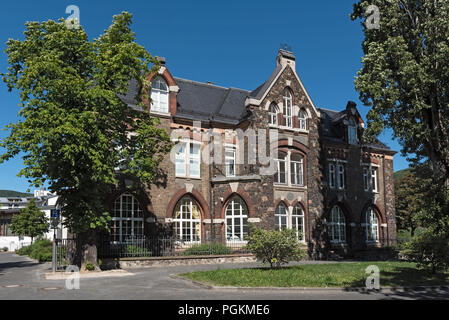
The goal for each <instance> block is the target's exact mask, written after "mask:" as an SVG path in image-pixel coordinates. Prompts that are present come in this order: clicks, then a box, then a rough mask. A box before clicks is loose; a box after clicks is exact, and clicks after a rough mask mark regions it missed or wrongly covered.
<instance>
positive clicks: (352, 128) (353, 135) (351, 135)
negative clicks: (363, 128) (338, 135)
mask: <svg viewBox="0 0 449 320" xmlns="http://www.w3.org/2000/svg"><path fill="white" fill-rule="evenodd" d="M348 142H349V143H350V144H356V143H357V126H356V124H355V121H354V119H353V118H350V119H349V123H348Z"/></svg>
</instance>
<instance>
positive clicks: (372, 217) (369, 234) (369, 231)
mask: <svg viewBox="0 0 449 320" xmlns="http://www.w3.org/2000/svg"><path fill="white" fill-rule="evenodd" d="M365 234H366V242H378V241H379V219H378V218H377V214H376V212H375V211H374V209H373V208H372V207H370V208H368V210H367V211H366V213H365Z"/></svg>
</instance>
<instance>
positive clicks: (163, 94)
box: [151, 77, 168, 113]
mask: <svg viewBox="0 0 449 320" xmlns="http://www.w3.org/2000/svg"><path fill="white" fill-rule="evenodd" d="M151 100H152V102H151V111H155V112H162V113H168V86H167V83H166V82H165V80H164V79H162V78H161V77H156V78H155V79H153V80H152V81H151Z"/></svg>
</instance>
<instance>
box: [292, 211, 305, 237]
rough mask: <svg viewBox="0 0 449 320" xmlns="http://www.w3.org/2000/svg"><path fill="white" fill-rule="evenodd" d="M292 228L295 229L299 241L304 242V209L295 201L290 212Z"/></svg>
mask: <svg viewBox="0 0 449 320" xmlns="http://www.w3.org/2000/svg"><path fill="white" fill-rule="evenodd" d="M292 229H293V230H295V231H296V236H297V237H298V240H299V241H302V242H304V241H305V239H306V231H305V224H304V210H303V209H302V207H301V205H300V204H299V203H297V204H296V205H295V206H294V207H293V212H292Z"/></svg>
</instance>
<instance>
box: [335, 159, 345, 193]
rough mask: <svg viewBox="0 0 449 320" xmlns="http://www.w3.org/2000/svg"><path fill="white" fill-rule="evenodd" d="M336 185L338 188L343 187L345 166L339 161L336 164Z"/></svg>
mask: <svg viewBox="0 0 449 320" xmlns="http://www.w3.org/2000/svg"><path fill="white" fill-rule="evenodd" d="M337 186H338V189H344V188H345V166H344V165H343V164H341V163H339V164H337Z"/></svg>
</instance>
